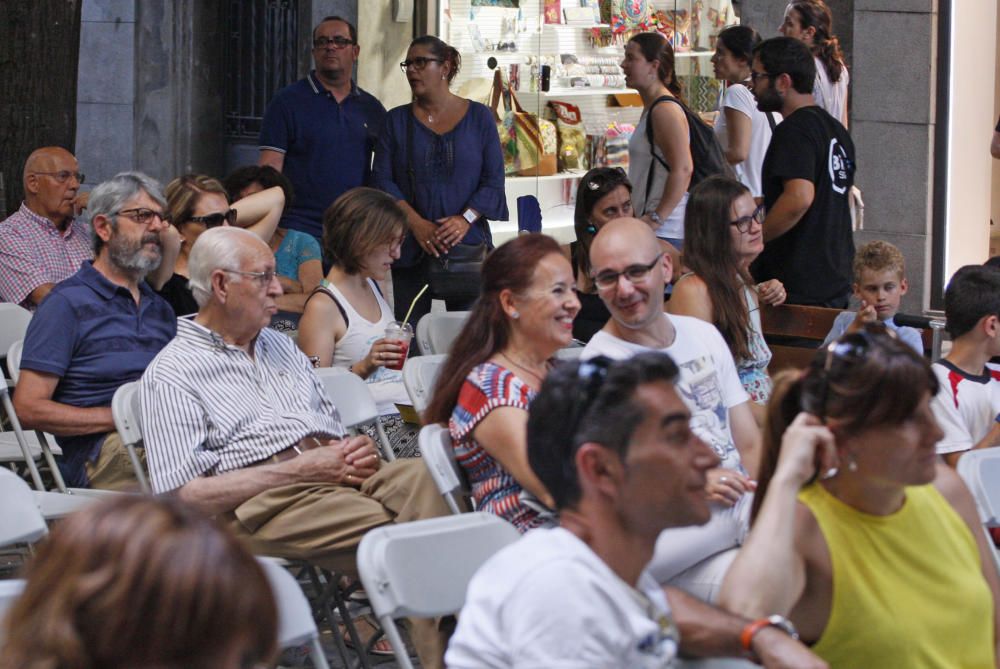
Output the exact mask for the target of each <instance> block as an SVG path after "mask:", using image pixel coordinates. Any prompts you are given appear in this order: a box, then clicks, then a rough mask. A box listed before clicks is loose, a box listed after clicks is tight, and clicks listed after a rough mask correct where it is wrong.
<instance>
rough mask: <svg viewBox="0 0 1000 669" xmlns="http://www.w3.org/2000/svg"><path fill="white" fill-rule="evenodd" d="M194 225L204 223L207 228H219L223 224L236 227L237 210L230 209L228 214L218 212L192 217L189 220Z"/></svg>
mask: <svg viewBox="0 0 1000 669" xmlns="http://www.w3.org/2000/svg"><path fill="white" fill-rule="evenodd" d="M188 220H189V221H190V222H192V223H204V224H205V227H206V228H217V227H219V226H220V225H222V224H223V223H228V224H229V225H236V210H235V209H230V210H229V211H227V212H216V213H214V214H206V215H205V216H192V217H191V218H189V219H188Z"/></svg>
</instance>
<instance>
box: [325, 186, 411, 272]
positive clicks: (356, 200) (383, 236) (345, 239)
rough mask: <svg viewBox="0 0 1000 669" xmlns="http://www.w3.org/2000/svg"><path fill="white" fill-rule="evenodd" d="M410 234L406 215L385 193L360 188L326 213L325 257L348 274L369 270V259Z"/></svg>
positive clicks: (373, 189) (337, 202)
mask: <svg viewBox="0 0 1000 669" xmlns="http://www.w3.org/2000/svg"><path fill="white" fill-rule="evenodd" d="M405 232H406V214H404V213H403V210H402V209H400V208H399V205H397V204H396V200H394V199H393V198H392V196H390V195H388V194H387V193H385V192H384V191H380V190H377V189H375V188H366V187H364V186H359V187H357V188H352V189H351V190H349V191H347V192H346V193H344V194H343V195H341V196H340V197H338V198H337V199H336V200H334V201H333V204H331V205H330V206H329V207H328V208H327V210H326V211H325V212H323V245H322V246H323V256H324V257H325V258H326V259H327V260H328V261H330V262H332V263H333V264H334V265H337V266H338V267H340V268H341V269H342V270H344V271H345V272H347V273H348V274H358V273H360V272H361V271H363V270H364V269H365V267H364V261H365V256H367V255H368V254H369V253H371V252H372V251H374V250H375V249H377V248H378V247H379V246H382V245H384V244H391V243H392V242H393V240H394V239H396V238H397V237H399V236H400V235H402V234H404V233H405Z"/></svg>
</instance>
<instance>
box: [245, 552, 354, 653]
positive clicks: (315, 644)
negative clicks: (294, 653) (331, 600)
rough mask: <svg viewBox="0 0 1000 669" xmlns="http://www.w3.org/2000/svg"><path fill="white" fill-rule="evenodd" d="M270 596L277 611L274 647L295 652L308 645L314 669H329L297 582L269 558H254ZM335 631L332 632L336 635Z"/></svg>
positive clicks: (309, 608) (308, 609) (307, 605)
mask: <svg viewBox="0 0 1000 669" xmlns="http://www.w3.org/2000/svg"><path fill="white" fill-rule="evenodd" d="M257 561H258V562H259V563H260V566H261V567H263V569H264V573H265V574H267V580H268V581H269V582H270V584H271V592H273V593H274V601H275V603H276V604H277V608H278V645H279V646H280V647H281V648H295V647H298V646H301V645H303V644H309V657H310V659H312V663H313V666H314V667H318V668H319V669H329V667H330V665H329V664H328V663H327V661H326V654H325V653H324V652H323V646H322V644H320V642H319V629H317V627H316V621H315V620H313V617H312V607H311V606H310V605H309V600H307V599H306V596H305V593H303V592H302V588H300V587H299V584H298V581H296V580H295V577H294V576H292V575H291V574H290V573H289V572H288V571H287V570H286V569H285V568H284V567H283V566H282V565H281V564H280V563H278V562H277V561H275V560H273V559H270V558H257ZM336 629H337V628H336V627H334V631H335V632H336Z"/></svg>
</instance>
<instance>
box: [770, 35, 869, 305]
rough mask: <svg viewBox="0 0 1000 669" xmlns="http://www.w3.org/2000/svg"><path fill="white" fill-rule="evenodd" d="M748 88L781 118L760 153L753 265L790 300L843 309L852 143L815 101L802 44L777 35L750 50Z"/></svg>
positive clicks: (849, 254) (850, 250) (812, 70)
mask: <svg viewBox="0 0 1000 669" xmlns="http://www.w3.org/2000/svg"><path fill="white" fill-rule="evenodd" d="M751 78H752V79H753V93H754V96H755V97H756V98H757V108H758V109H760V110H761V111H762V112H772V111H777V112H781V114H782V116H783V117H784V121H782V122H781V124H780V125H778V126H777V127H776V128H775V130H774V134H773V135H772V137H771V144H770V145H769V146H768V149H767V153H766V154H765V155H764V165H763V168H762V175H763V176H762V185H763V190H764V205H765V206H766V207H767V217H766V219H765V220H764V251H763V252H762V253H761V254H760V256H759V257H758V258H757V260H756V261H755V262H754V264H753V265H752V266H751V271H752V273H753V276H754V278H755V279H756V280H757V281H766V280H768V279H779V280H780V281H781V282H782V283H784V284H785V289H786V290H787V291H788V299H787V302H788V303H789V304H811V305H816V306H823V307H834V308H838V309H843V308H845V307H847V301H848V296H849V295H850V293H851V265H852V263H853V262H854V238H853V236H852V234H851V214H850V210H849V206H848V202H849V198H850V194H851V186H852V185H854V170H855V163H854V143H853V142H852V141H851V136H850V135H849V134H848V133H847V130H846V129H845V128H844V126H843V125H841V123H840V122H839V121H837V120H836V119H835V118H833V117H832V116H830V115H829V114H828V113H826V111H825V110H823V109H822V108H821V107H818V106H816V103H815V101H814V100H813V96H812V91H813V83H814V81H815V79H816V65H815V62H814V61H813V56H812V54H811V53H810V51H809V48H808V47H806V46H805V45H804V44H803V43H802V42H800V41H799V40H797V39H792V38H789V37H775V38H773V39H769V40H766V41H764V42H761V44H760V45H759V46H758V47H757V48H756V49H754V61H753V73H752V74H751Z"/></svg>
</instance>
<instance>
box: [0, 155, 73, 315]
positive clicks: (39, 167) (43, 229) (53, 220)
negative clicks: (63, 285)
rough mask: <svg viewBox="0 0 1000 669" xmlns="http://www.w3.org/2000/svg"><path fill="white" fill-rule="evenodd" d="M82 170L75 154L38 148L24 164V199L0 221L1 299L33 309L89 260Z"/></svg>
mask: <svg viewBox="0 0 1000 669" xmlns="http://www.w3.org/2000/svg"><path fill="white" fill-rule="evenodd" d="M83 178H84V177H83V174H81V173H80V166H79V164H78V163H77V162H76V158H75V157H74V156H73V154H72V153H70V152H69V151H67V150H66V149H63V148H61V147H58V146H46V147H43V148H41V149H36V150H35V151H33V152H32V153H31V155H30V156H28V159H27V160H26V161H25V163H24V202H22V203H21V208H20V209H19V210H18V211H17V212H15V213H14V214H13V215H11V216H10V217H9V218H7V220H5V221H4V222H3V223H0V300H2V301H4V302H13V303H14V304H20V305H21V306H22V307H24V308H25V309H30V310H34V309H35V307H37V306H38V305H39V304H40V303H41V301H42V300H43V299H44V298H45V296H46V295H48V294H49V291H51V290H52V287H53V286H55V285H56V284H57V283H59V282H60V281H62V280H63V279H65V278H66V277H68V276H70V275H71V274H73V273H74V272H76V271H77V270H78V269H80V263H82V262H83V261H84V260H90V258H91V257H92V256H91V249H90V228H89V227H88V226H87V223H86V222H85V221H84V220H82V219H79V218H76V214H77V212H78V211H79V210H80V209H82V208H83V207H85V206H86V203H87V196H86V194H85V193H80V192H79V190H80V185H81V184H82V183H83Z"/></svg>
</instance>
